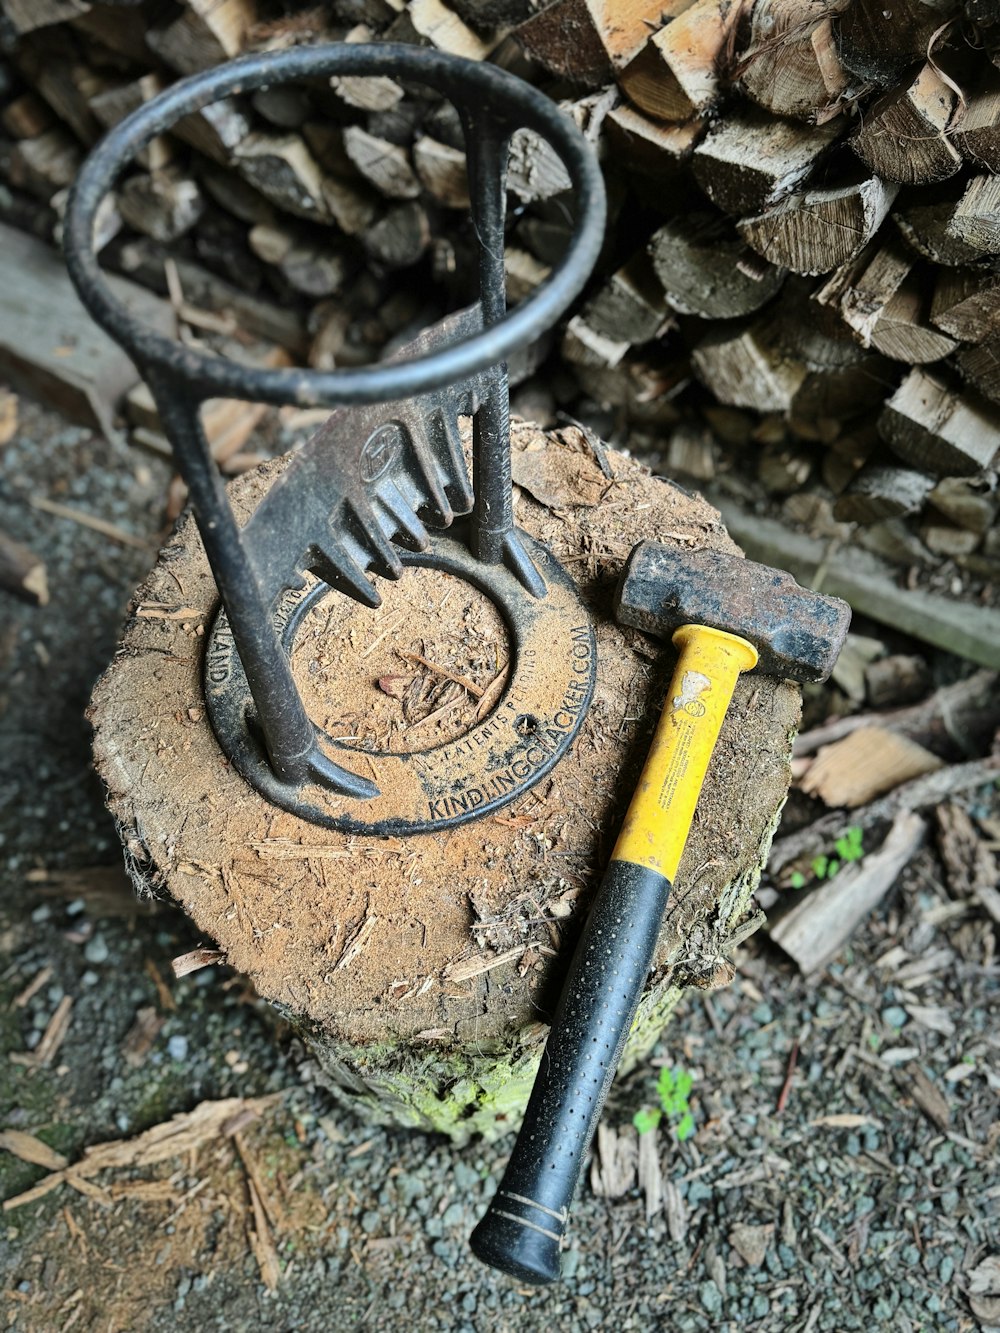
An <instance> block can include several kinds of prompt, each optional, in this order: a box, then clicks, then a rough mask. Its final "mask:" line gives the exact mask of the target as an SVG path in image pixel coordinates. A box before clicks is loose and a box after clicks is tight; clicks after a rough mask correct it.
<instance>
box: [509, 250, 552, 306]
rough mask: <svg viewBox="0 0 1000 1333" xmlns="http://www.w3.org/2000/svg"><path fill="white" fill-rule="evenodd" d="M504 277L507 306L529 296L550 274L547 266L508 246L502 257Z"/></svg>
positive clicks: (523, 251) (531, 256)
mask: <svg viewBox="0 0 1000 1333" xmlns="http://www.w3.org/2000/svg"><path fill="white" fill-rule="evenodd" d="M503 268H504V275H505V277H506V279H507V304H508V305H517V304H518V302H520V301H523V300H524V299H525V297H527V296H530V295H531V293H532V292H533V291H534V290H535V288H536V287H539V286H540V285H541V284H542V283H543V282H544V281H545V279H546V278H547V277H548V276H549V274H550V273H551V272H552V269H551V268H550V267H549V266H548V264H543V263H541V262H540V261H539V260H537V259H536V258H535V256H534V255H532V254H529V253H528V251H527V250H521V249H519V248H518V247H517V246H513V245H508V246H507V248H506V249H505V250H504V256H503Z"/></svg>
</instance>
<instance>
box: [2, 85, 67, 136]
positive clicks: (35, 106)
mask: <svg viewBox="0 0 1000 1333" xmlns="http://www.w3.org/2000/svg"><path fill="white" fill-rule="evenodd" d="M54 124H55V117H54V116H53V114H52V110H51V108H50V107H49V105H48V103H46V102H43V101H42V99H41V98H40V97H39V96H38V94H37V93H33V92H31V91H29V92H26V93H21V95H20V96H19V97H15V98H14V100H13V101H11V102H8V103H7V105H6V106H5V107H4V109H3V111H2V112H0V125H2V126H3V128H4V129H5V130H6V131H7V133H8V134H9V135H10V136H11V138H12V139H34V138H35V136H36V135H38V134H42V133H44V131H45V130H49V129H51V128H52V126H53V125H54Z"/></svg>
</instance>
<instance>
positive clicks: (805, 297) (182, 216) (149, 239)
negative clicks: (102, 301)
mask: <svg viewBox="0 0 1000 1333" xmlns="http://www.w3.org/2000/svg"><path fill="white" fill-rule="evenodd" d="M0 10H2V13H3V19H2V29H0V36H2V45H3V51H4V54H3V63H2V66H0V220H2V221H4V222H7V223H10V224H11V225H14V226H18V227H21V228H25V229H28V230H31V231H33V232H34V233H35V234H36V235H42V236H45V237H57V236H58V230H59V216H60V212H61V210H62V209H63V208H64V206H65V199H66V191H67V187H68V186H69V185H70V183H71V181H72V179H73V176H74V174H75V172H76V170H77V168H78V166H79V163H80V161H81V160H82V158H83V156H84V155H85V153H86V152H87V150H88V149H89V147H90V146H92V145H93V143H95V142H96V140H97V139H98V137H99V136H100V135H101V133H102V132H103V131H104V130H105V129H106V128H107V127H108V126H110V125H113V124H115V123H116V122H117V121H118V120H120V119H121V118H122V117H123V116H124V115H126V114H127V113H128V112H129V111H131V110H132V109H133V108H135V107H137V106H139V105H141V104H142V103H143V102H144V101H146V100H148V99H149V98H150V97H153V96H155V95H156V93H157V92H159V91H160V90H161V89H163V88H165V87H167V86H169V84H170V83H171V82H172V81H173V80H175V79H176V78H178V77H181V76H183V75H186V74H190V73H193V72H197V71H199V70H204V69H207V68H209V67H211V66H214V65H216V64H218V63H219V62H220V61H223V60H225V59H228V58H230V57H232V56H234V55H237V54H240V53H242V52H245V51H248V50H266V49H274V48H280V47H285V46H288V45H290V44H295V43H317V42H321V41H348V42H358V41H369V40H374V41H379V40H391V41H407V42H417V43H421V44H424V45H431V46H435V47H437V48H439V49H441V50H444V51H449V52H453V53H456V54H459V55H463V56H466V57H469V58H472V59H477V60H484V59H488V60H492V61H494V62H496V63H498V64H501V65H503V66H505V67H507V68H510V69H512V70H514V71H515V72H517V73H518V74H520V75H522V76H523V77H527V78H528V79H530V80H531V81H533V82H535V83H536V84H538V85H539V86H541V87H542V88H543V89H545V90H546V91H547V92H549V93H550V94H551V95H552V96H554V97H556V98H557V99H558V100H559V101H560V102H561V103H562V105H563V106H564V108H565V109H566V110H567V112H568V113H569V114H570V115H571V116H573V118H574V119H575V120H576V122H577V123H578V124H579V125H580V127H581V129H582V130H583V131H584V133H585V134H586V135H587V136H588V137H589V138H590V139H591V141H592V142H593V143H594V144H595V145H596V146H597V148H598V150H599V152H600V153H601V155H602V160H603V163H604V167H605V172H606V177H607V182H608V187H609V199H610V203H611V210H610V224H609V237H608V243H607V246H606V248H605V253H604V255H603V257H602V261H601V265H600V268H599V271H598V272H597V273H596V274H595V276H594V279H593V282H592V285H591V288H590V289H589V291H588V293H587V295H586V297H585V299H584V301H583V302H582V303H581V305H580V307H579V308H578V310H577V312H576V313H574V314H573V315H572V317H571V318H570V319H568V321H567V323H566V325H565V327H564V329H563V330H562V331H561V333H559V334H558V335H557V336H556V337H555V338H554V339H553V341H552V344H551V345H552V350H553V360H552V361H550V363H549V366H548V370H549V372H550V373H548V374H547V375H546V376H545V377H544V379H541V378H536V380H535V381H533V382H532V384H531V385H529V386H526V387H525V388H524V390H523V399H521V400H519V401H520V402H522V403H523V404H524V405H525V407H526V410H527V407H528V406H530V409H531V411H532V412H533V414H534V415H535V416H536V417H537V419H538V420H540V421H541V423H542V424H551V423H552V422H553V421H554V420H555V419H556V417H557V414H558V413H560V412H562V413H564V414H566V415H568V416H570V417H571V418H574V419H582V420H585V421H587V422H588V423H593V424H594V425H596V426H597V427H598V428H599V429H600V431H601V433H603V434H604V435H605V436H607V437H609V438H611V439H612V440H613V441H614V442H617V443H628V444H629V446H630V447H631V448H633V449H635V450H638V451H643V450H650V451H653V452H654V453H656V454H657V455H659V456H661V457H663V458H664V459H665V461H666V465H667V467H668V468H670V469H672V470H678V471H685V472H687V473H688V474H689V475H691V476H693V477H694V478H695V479H696V480H698V481H700V482H707V481H711V479H712V477H713V475H714V474H715V473H716V472H717V471H719V470H720V469H721V470H726V469H729V468H731V467H732V466H733V465H734V460H737V461H738V462H739V465H740V466H741V467H743V468H744V470H745V469H746V468H747V466H748V464H749V466H750V468H751V469H752V470H753V471H755V472H756V474H757V476H758V478H759V480H760V482H761V484H762V485H763V486H764V487H765V488H766V489H767V490H768V491H769V492H771V493H772V494H774V495H777V496H779V497H782V496H786V495H794V494H795V493H796V492H800V491H803V490H809V491H812V492H813V493H815V494H817V495H818V496H819V497H820V498H821V499H822V500H823V502H824V506H825V507H824V512H825V513H826V515H827V517H828V518H829V520H830V521H831V522H837V523H839V524H850V525H857V533H856V536H857V540H858V541H859V542H861V543H862V544H866V543H871V544H872V546H873V549H875V548H877V549H878V550H879V551H880V552H881V553H882V554H885V553H886V551H887V550H888V549H889V548H894V549H895V550H896V553H897V555H899V556H900V558H903V559H905V560H908V561H912V560H913V558H914V554H915V553H916V554H918V555H919V557H920V559H921V560H923V561H924V562H925V563H927V564H930V565H933V564H935V563H940V562H943V561H953V562H955V563H956V564H957V565H958V566H961V567H964V568H965V569H967V570H968V571H970V572H971V574H973V575H975V576H979V577H985V578H990V577H996V576H997V575H998V574H1000V532H998V530H997V527H996V524H995V517H996V511H997V504H998V501H997V457H998V447H1000V270H998V267H997V265H998V262H1000V175H996V174H994V173H995V172H996V171H997V170H998V169H1000V23H996V22H995V21H994V19H995V16H994V13H993V9H992V7H991V6H986V5H977V4H973V3H972V0H964V3H960V2H959V0H933V3H932V2H931V0H902V2H901V3H897V4H895V5H893V6H892V7H891V8H886V7H885V6H884V5H883V4H882V3H881V0H878V2H876V0H693V3H692V0H656V2H655V3H652V0H630V3H628V4H614V3H611V0H554V3H550V4H547V5H541V6H540V5H539V4H538V3H537V0H503V3H489V4H487V3H485V0H452V5H451V7H448V6H446V5H445V4H444V3H443V0H409V3H403V2H402V0H395V2H393V3H390V2H389V0H365V2H364V3H354V2H353V0H337V2H336V3H333V4H331V5H328V6H322V7H310V6H308V5H307V4H305V3H302V4H295V3H284V4H282V5H278V4H276V3H271V0H171V2H170V3H168V2H167V0H139V2H138V3H133V2H131V0H130V2H129V3H122V2H121V0H118V3H90V2H89V0H32V3H30V4H29V3H27V2H26V0H2V2H0ZM566 184H567V182H566V177H565V174H564V173H563V171H562V169H561V167H560V165H559V163H558V162H556V161H555V160H554V158H553V156H552V154H551V153H550V152H549V151H548V150H547V149H546V147H545V145H543V144H541V143H540V142H539V141H538V140H537V139H535V138H534V137H533V136H532V135H531V134H529V133H527V132H523V131H522V132H520V133H519V134H517V135H516V136H515V138H514V142H513V145H512V156H511V167H510V176H509V188H510V192H511V195H512V196H513V201H514V202H515V203H516V208H513V209H512V210H511V214H510V219H509V230H508V247H509V248H508V255H507V268H508V273H509V279H510V284H511V292H512V296H514V297H517V298H518V299H520V298H522V297H523V296H524V295H525V294H527V292H529V291H530V290H531V289H532V288H533V287H534V286H536V285H537V284H538V283H539V282H541V281H542V280H543V279H544V277H545V276H546V274H547V273H548V272H549V271H550V269H551V267H552V265H553V264H554V263H555V262H556V261H557V260H558V257H559V255H560V254H561V252H562V249H563V248H564V245H565V241H566V237H567V235H568V234H569V231H570V229H571V227H572V205H571V200H570V199H569V196H568V194H567V192H566ZM467 197H468V196H467V187H466V181H465V160H464V153H463V140H462V134H461V128H460V125H459V122H458V118H457V116H456V115H455V113H454V112H453V110H452V109H451V108H450V107H449V106H448V104H446V103H444V102H443V101H441V100H440V99H438V98H436V97H435V96H433V95H432V94H429V93H427V92H426V90H421V91H417V90H414V89H411V88H406V89H404V88H403V87H401V86H400V85H399V84H397V83H396V82H394V81H393V80H392V79H389V78H384V77H383V78H375V79H359V78H338V79H334V80H332V81H330V82H329V83H328V84H327V85H326V86H316V85H315V84H314V85H311V86H309V87H302V88H292V87H274V88H270V89H267V90H261V91H259V92H257V93H255V94H254V95H253V96H250V97H243V98H230V99H227V100H226V101H223V102H221V103H219V104H217V105H215V106H213V107H210V108H207V109H206V110H205V111H203V112H201V113H199V114H198V115H196V116H192V117H188V119H187V120H186V121H185V122H183V123H182V124H181V125H178V126H177V128H176V130H175V131H173V132H171V133H170V134H167V135H162V136H160V137H159V138H158V139H156V140H154V141H153V142H152V143H151V144H150V145H149V147H148V148H147V149H146V150H144V152H143V154H142V156H141V158H140V159H139V160H138V161H137V162H136V164H135V166H134V169H132V170H131V171H130V173H129V174H128V175H127V178H126V179H125V180H123V182H122V183H121V186H120V188H119V190H118V193H117V196H116V198H115V199H114V200H113V201H109V203H108V206H107V208H106V210H105V216H104V219H103V230H102V236H101V240H102V243H103V246H104V249H103V256H104V259H105V262H106V263H107V265H108V266H109V267H110V268H112V269H116V270H118V271H119V272H121V273H124V274H126V275H127V276H129V277H131V278H132V279H133V280H135V281H138V282H140V283H143V284H146V285H150V286H153V287H154V288H156V289H157V290H159V291H160V292H161V294H168V295H170V296H171V300H172V303H173V304H174V307H175V310H176V309H177V308H178V305H180V306H183V307H184V308H186V310H187V315H189V316H191V318H190V319H189V318H187V317H186V316H184V315H183V313H182V319H181V323H182V329H183V336H187V337H189V338H193V339H198V340H201V341H204V342H208V343H209V344H211V345H215V346H221V347H222V350H225V351H227V352H233V351H234V347H233V340H234V339H235V340H236V343H237V344H238V343H239V342H240V341H244V342H246V341H247V340H253V341H255V342H256V343H257V344H259V342H260V340H263V341H264V342H265V343H269V344H275V345H277V346H278V347H279V348H282V349H284V352H285V353H287V355H289V356H291V357H292V358H294V359H297V360H300V361H305V362H306V363H308V364H311V365H314V366H323V367H328V368H329V367H332V366H339V365H343V366H348V365H356V364H360V363H362V362H365V361H367V360H371V359H373V358H375V357H377V356H379V355H381V354H383V353H384V351H385V350H386V349H390V350H391V348H392V347H393V346H394V345H396V344H397V343H398V342H399V341H400V340H401V339H403V338H405V337H406V336H408V335H409V334H411V333H412V332H413V330H414V329H415V328H417V327H419V326H420V325H421V324H423V323H426V322H427V321H428V320H430V319H433V318H435V317H437V316H438V315H440V314H442V313H444V312H445V311H446V310H447V309H449V308H453V307H454V306H455V305H456V304H457V303H459V302H461V301H462V300H464V299H465V298H466V296H467V294H468V292H469V291H470V290H471V287H472V280H473V272H474V268H473V263H472V260H473V255H474V245H473V241H474V238H473V237H472V235H471V233H470V228H469V223H468V219H467V217H466V215H465V214H464V212H463V210H464V209H465V207H466V204H467ZM168 260H172V261H173V268H172V269H169V267H168V266H167V261H168ZM171 275H172V276H171ZM199 312H201V318H200V321H199V319H198V318H197V316H198V314H199ZM236 350H238V348H237V349H236ZM258 350H259V349H258ZM272 354H273V353H272ZM537 361H538V357H537V356H536V357H535V358H533V362H534V364H537ZM531 364H532V360H529V362H528V365H529V366H530V365H531ZM515 405H517V404H515ZM903 529H905V531H906V533H907V534H908V536H907V538H906V540H905V541H900V539H899V532H900V531H901V530H903Z"/></svg>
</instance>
